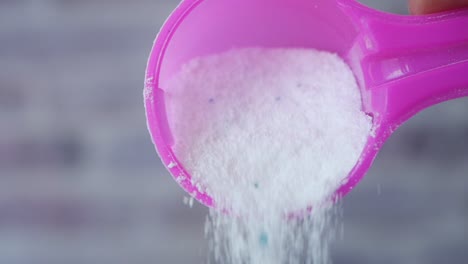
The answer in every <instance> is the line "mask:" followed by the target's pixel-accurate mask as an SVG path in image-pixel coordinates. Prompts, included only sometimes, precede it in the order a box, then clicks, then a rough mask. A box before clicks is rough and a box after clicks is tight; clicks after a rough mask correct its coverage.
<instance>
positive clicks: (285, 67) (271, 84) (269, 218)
mask: <svg viewBox="0 0 468 264" xmlns="http://www.w3.org/2000/svg"><path fill="white" fill-rule="evenodd" d="M165 95H166V98H165V99H166V110H167V115H168V120H169V126H170V129H171V132H172V135H173V137H174V146H173V150H174V153H175V155H176V156H177V158H178V160H179V161H180V163H181V164H183V166H184V168H185V169H186V170H187V171H188V172H189V173H190V174H191V175H192V182H193V183H194V184H195V185H196V186H197V187H198V188H199V189H200V190H201V191H203V192H206V193H207V194H209V195H210V196H212V197H213V199H214V201H215V203H216V205H215V206H216V208H218V209H211V210H210V215H209V217H208V220H207V224H206V230H207V235H208V237H209V239H210V248H211V253H212V255H213V256H212V258H213V260H214V261H215V262H216V263H232V264H244V263H253V264H257V263H269V264H283V263H291V264H292V263H316V264H319V263H325V264H326V263H329V261H330V258H329V250H328V246H329V243H330V241H331V240H332V238H333V237H334V231H335V230H336V228H335V227H336V226H337V224H336V221H337V220H338V219H339V217H337V215H339V214H340V209H339V207H337V206H332V205H331V202H330V198H331V196H332V194H333V193H334V191H336V189H337V188H339V186H340V185H341V184H343V182H344V181H345V179H346V176H347V175H348V173H349V172H350V171H351V170H352V168H353V167H354V166H355V164H356V163H357V162H358V160H359V157H360V155H361V152H362V150H363V149H364V146H365V144H366V141H367V138H368V135H369V133H370V130H371V126H372V120H371V119H370V117H368V116H367V115H366V114H365V113H363V112H362V111H361V96H360V92H359V88H358V86H357V84H356V81H355V79H354V76H353V73H352V71H351V70H350V69H349V67H348V66H347V65H346V64H345V63H344V62H343V60H342V59H341V58H340V57H339V56H337V55H335V54H332V53H328V52H323V51H317V50H310V49H261V48H248V49H237V50H231V51H228V52H224V53H221V54H216V55H210V56H205V57H200V58H196V59H193V60H192V61H190V62H188V63H187V64H185V65H184V66H183V67H182V69H181V70H180V72H179V73H177V74H176V75H175V76H174V77H173V78H172V79H171V81H170V82H169V83H168V85H167V87H165ZM311 205H313V208H312V211H311V212H310V213H306V212H305V209H306V208H310V206H311ZM219 209H223V210H219ZM226 212H227V213H226ZM291 214H294V216H291Z"/></svg>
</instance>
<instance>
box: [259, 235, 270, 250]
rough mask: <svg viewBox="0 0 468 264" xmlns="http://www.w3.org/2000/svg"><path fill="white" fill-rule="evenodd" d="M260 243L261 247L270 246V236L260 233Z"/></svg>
mask: <svg viewBox="0 0 468 264" xmlns="http://www.w3.org/2000/svg"><path fill="white" fill-rule="evenodd" d="M258 242H259V243H260V245H261V246H264V247H266V246H268V235H267V233H265V232H262V233H260V237H259V238H258Z"/></svg>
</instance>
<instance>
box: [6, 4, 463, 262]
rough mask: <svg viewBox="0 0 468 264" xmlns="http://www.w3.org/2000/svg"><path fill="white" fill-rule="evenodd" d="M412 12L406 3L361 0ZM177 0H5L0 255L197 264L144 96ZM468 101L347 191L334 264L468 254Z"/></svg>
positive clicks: (422, 120) (394, 143)
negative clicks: (147, 73)
mask: <svg viewBox="0 0 468 264" xmlns="http://www.w3.org/2000/svg"><path fill="white" fill-rule="evenodd" d="M365 3H366V4H369V5H371V6H374V7H378V8H380V9H384V10H387V11H392V12H397V13H405V12H406V7H405V1H404V0H399V1H392V0H385V1H384V0H381V1H378V0H374V1H372V0H366V1H365ZM176 4H177V1H176V0H133V1H130V0H128V1H125V0H113V1H112V0H0V263H6V264H16V263H18V264H29V263H30V264H36V263H44V264H45V263H47V264H54V263H60V264H69V263H70V264H73V263H86V264H88V263H90V264H94V263H99V264H107V263H109V264H110V263H112V264H118V263H133V264H138V263H181V264H182V263H202V262H203V261H204V259H205V252H206V251H205V249H206V241H205V240H204V235H203V224H204V221H205V215H206V213H207V209H206V208H204V207H203V206H201V205H198V204H197V205H195V206H194V208H192V209H190V208H188V207H187V206H185V205H183V203H182V200H183V197H184V196H185V194H184V192H183V191H182V190H181V189H180V188H179V187H178V186H177V185H176V183H175V182H174V181H173V180H172V179H171V178H170V177H169V175H168V173H167V172H166V171H165V170H164V168H163V167H162V165H161V163H160V161H159V159H158V158H157V156H156V153H155V151H154V149H153V146H152V144H151V142H150V138H149V135H148V133H147V130H146V124H145V116H144V109H143V104H142V88H143V77H144V70H145V64H146V58H147V55H148V53H149V50H150V47H151V44H152V41H153V39H154V37H155V35H156V33H157V31H158V29H159V27H160V26H161V24H162V23H163V21H164V20H165V18H166V17H167V16H168V14H169V13H170V11H171V10H172V9H173V8H174V7H175V6H176ZM467 161H468V100H467V99H461V100H456V101H452V102H448V103H444V104H441V105H439V106H436V107H433V108H431V109H428V110H426V111H424V112H423V113H421V114H420V115H418V116H417V117H415V118H414V119H412V120H411V121H410V122H408V123H407V124H405V125H404V126H403V127H402V128H401V129H400V130H398V131H397V132H396V133H395V135H394V136H393V137H392V138H391V139H390V140H389V141H388V143H387V144H386V145H385V147H384V149H383V151H382V152H381V153H380V154H379V156H378V158H377V160H376V162H375V164H374V166H373V168H372V169H371V171H370V172H369V173H368V175H367V176H366V178H365V179H364V180H363V181H362V182H361V183H360V184H359V185H358V187H357V188H356V189H355V190H354V191H353V192H352V193H351V194H350V195H349V196H347V197H346V199H345V202H344V225H345V232H344V239H343V240H341V241H339V242H338V243H337V244H336V245H335V247H334V249H333V259H334V261H335V263H336V264H341V263H343V264H345V263H346V264H354V263H356V264H357V263H359V264H362V263H378V264H387V263H402V264H406V263H407V264H418V263H421V264H432V263H434V264H437V263H468V253H467V252H468V239H467V235H468V230H467V224H466V223H467V222H468V197H467V196H468V191H467V190H466V188H467V184H468V175H467V174H468V162H467Z"/></svg>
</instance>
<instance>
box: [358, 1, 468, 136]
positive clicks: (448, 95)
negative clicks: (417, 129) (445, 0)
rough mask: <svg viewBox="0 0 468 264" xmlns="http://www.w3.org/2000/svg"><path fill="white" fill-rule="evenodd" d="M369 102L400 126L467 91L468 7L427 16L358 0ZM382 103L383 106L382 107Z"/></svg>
mask: <svg viewBox="0 0 468 264" xmlns="http://www.w3.org/2000/svg"><path fill="white" fill-rule="evenodd" d="M352 12H353V13H354V14H353V15H354V18H355V20H356V22H357V23H359V27H360V28H361V32H360V33H359V37H358V40H357V43H356V44H355V47H354V48H353V49H359V53H360V58H361V59H360V64H361V65H360V68H361V70H362V76H361V78H362V81H363V82H364V83H365V84H364V86H365V87H366V90H367V91H366V92H365V93H367V96H364V98H365V99H367V100H366V102H364V105H365V107H366V104H368V105H367V108H370V109H379V108H380V109H379V111H378V112H379V113H381V115H382V116H380V117H379V118H382V119H383V120H384V121H385V122H386V123H387V124H389V126H390V127H393V128H396V127H398V126H399V125H400V124H401V123H402V122H404V121H405V120H407V119H408V118H410V117H411V116H413V115H414V114H416V113H417V112H419V111H420V110H422V109H424V108H426V107H428V106H431V105H434V104H437V103H440V102H443V101H446V100H450V99H454V98H458V97H463V96H468V9H465V10H458V11H454V12H446V13H440V14H434V15H425V16H402V15H393V14H387V13H382V12H379V11H376V10H372V9H369V8H367V7H364V6H360V5H355V6H354V8H353V10H352ZM382 107H383V108H382Z"/></svg>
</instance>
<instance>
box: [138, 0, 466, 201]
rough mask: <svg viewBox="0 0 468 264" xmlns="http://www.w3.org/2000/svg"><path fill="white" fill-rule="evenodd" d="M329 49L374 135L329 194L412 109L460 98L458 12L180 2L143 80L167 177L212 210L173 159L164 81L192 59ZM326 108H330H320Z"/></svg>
mask: <svg viewBox="0 0 468 264" xmlns="http://www.w3.org/2000/svg"><path fill="white" fill-rule="evenodd" d="M252 46H255V47H303V48H315V49H319V50H326V51H330V52H335V53H337V54H339V55H340V56H341V57H342V58H344V59H345V60H346V61H347V63H348V64H349V65H350V66H351V68H352V69H353V71H354V73H355V76H356V79H357V80H358V82H359V84H360V87H361V94H362V96H363V110H364V111H365V112H367V113H368V114H369V115H371V116H373V118H374V135H373V136H370V137H369V139H368V143H367V146H366V148H365V150H364V151H363V153H362V156H361V159H360V160H359V162H358V163H357V164H356V166H355V167H354V169H353V170H352V171H351V173H350V174H349V176H348V181H347V183H345V184H344V185H343V186H342V187H341V188H340V189H339V190H337V192H336V195H339V196H343V195H345V194H346V193H348V192H349V191H350V190H351V189H353V187H354V186H355V185H356V184H357V183H358V182H359V181H360V180H361V179H362V177H363V176H364V174H365V173H366V172H367V170H368V169H369V167H370V165H371V164H372V162H373V160H374V158H375V157H376V155H377V153H378V151H379V150H380V148H381V147H382V145H383V144H384V142H385V141H386V139H387V138H388V137H389V136H390V135H391V134H392V133H393V132H394V131H395V129H396V128H398V126H399V125H401V123H402V122H404V121H405V120H407V119H408V118H410V117H411V116H413V115H414V114H415V113H417V112H418V111H420V110H422V109H424V108H426V107H428V106H431V105H434V104H437V103H440V102H442V101H446V100H449V99H453V98H457V97H462V96H467V95H468V10H460V11H456V12H449V13H441V14H435V15H427V16H400V15H394V14H387V13H382V12H380V11H376V10H373V9H370V8H368V7H365V6H363V5H361V4H359V3H357V2H356V1H354V0H223V1H219V0H185V1H183V2H182V3H181V4H180V5H179V6H178V8H177V9H176V10H175V11H174V12H173V13H172V15H171V16H170V17H169V19H168V20H167V21H166V23H165V25H164V26H163V28H162V29H161V31H160V33H159V35H158V36H157V38H156V41H155V42H154V46H153V50H152V52H151V55H150V57H149V61H148V67H147V71H146V83H145V93H144V94H145V107H146V115H147V122H148V127H149V130H150V133H151V136H152V139H153V142H154V144H155V146H156V149H157V151H158V153H159V155H160V156H161V159H162V160H163V162H164V163H165V164H166V166H167V168H168V170H169V171H170V172H171V174H172V175H173V176H174V178H175V179H176V180H177V182H178V183H179V184H180V185H181V186H182V187H183V188H184V189H185V190H186V191H187V192H188V193H190V194H191V195H192V196H193V197H195V198H196V199H197V200H199V201H200V202H202V203H203V204H205V205H207V206H214V201H213V200H212V198H211V197H209V196H208V195H206V194H203V193H201V192H200V191H199V190H197V188H196V187H195V186H194V185H193V184H192V183H191V180H190V174H188V173H187V171H186V170H185V169H184V167H183V164H180V163H179V162H178V161H177V158H176V157H175V155H174V154H173V151H172V148H171V147H172V145H173V142H174V139H173V138H172V135H171V132H170V129H169V125H168V122H167V116H166V111H165V103H164V91H163V90H162V89H161V88H163V87H165V85H166V84H167V81H168V80H169V79H170V78H171V76H173V75H174V74H175V73H176V72H177V71H178V70H179V69H180V67H181V65H182V64H184V63H185V62H187V61H189V60H190V59H192V58H194V57H198V56H203V55H208V54H213V53H218V52H222V51H226V50H229V49H232V48H242V47H252ZM330 107H333V106H330Z"/></svg>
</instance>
